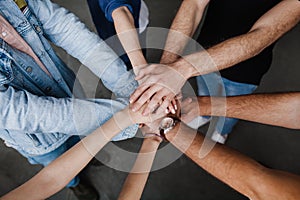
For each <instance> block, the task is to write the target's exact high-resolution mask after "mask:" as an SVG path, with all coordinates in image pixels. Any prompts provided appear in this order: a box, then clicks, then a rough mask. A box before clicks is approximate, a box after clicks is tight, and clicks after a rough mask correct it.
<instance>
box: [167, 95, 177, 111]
mask: <svg viewBox="0 0 300 200" xmlns="http://www.w3.org/2000/svg"><path fill="white" fill-rule="evenodd" d="M168 109H169V110H170V111H171V113H172V114H175V113H176V110H177V102H176V99H175V98H173V99H172V101H171V103H170V105H169V107H168Z"/></svg>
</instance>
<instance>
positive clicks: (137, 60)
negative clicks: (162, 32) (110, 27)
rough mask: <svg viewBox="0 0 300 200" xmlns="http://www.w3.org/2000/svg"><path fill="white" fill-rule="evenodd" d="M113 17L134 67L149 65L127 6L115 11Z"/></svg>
mask: <svg viewBox="0 0 300 200" xmlns="http://www.w3.org/2000/svg"><path fill="white" fill-rule="evenodd" d="M112 17H113V20H114V25H115V29H116V32H117V34H118V37H119V39H120V41H121V43H122V45H123V47H124V49H125V51H126V53H127V55H128V57H129V59H130V62H131V64H132V66H133V67H139V66H143V65H146V64H147V61H146V59H145V57H144V55H143V52H142V50H141V46H140V43H139V38H138V34H137V31H136V29H135V26H134V19H133V17H132V14H131V13H130V11H129V10H128V8H127V7H126V6H122V7H120V8H117V9H115V10H114V11H113V13H112Z"/></svg>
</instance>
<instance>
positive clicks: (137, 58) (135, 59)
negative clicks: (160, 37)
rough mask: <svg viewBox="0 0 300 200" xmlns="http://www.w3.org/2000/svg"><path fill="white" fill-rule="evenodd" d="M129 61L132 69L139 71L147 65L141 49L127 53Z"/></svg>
mask: <svg viewBox="0 0 300 200" xmlns="http://www.w3.org/2000/svg"><path fill="white" fill-rule="evenodd" d="M127 54H128V57H129V60H130V62H131V64H132V67H133V69H139V68H141V67H144V66H145V65H148V63H147V61H146V59H145V57H144V55H143V53H142V50H141V49H137V50H135V51H132V52H128V53H127Z"/></svg>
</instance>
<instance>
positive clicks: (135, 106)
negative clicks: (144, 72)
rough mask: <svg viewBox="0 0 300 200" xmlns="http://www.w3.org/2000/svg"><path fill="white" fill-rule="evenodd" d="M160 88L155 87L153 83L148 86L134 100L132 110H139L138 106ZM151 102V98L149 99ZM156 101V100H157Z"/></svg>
mask: <svg viewBox="0 0 300 200" xmlns="http://www.w3.org/2000/svg"><path fill="white" fill-rule="evenodd" d="M159 89H160V87H157V86H155V85H153V86H152V87H150V88H148V89H147V90H146V91H145V92H144V93H143V94H142V95H141V96H140V97H139V98H138V100H137V101H136V102H134V104H133V105H132V111H133V112H136V111H138V110H140V108H141V107H142V106H143V105H144V104H145V103H146V102H147V101H148V100H149V99H150V98H151V97H152V96H153V94H155V93H156V92H157V91H158V90H159ZM150 102H151V100H150ZM157 103H158V102H157Z"/></svg>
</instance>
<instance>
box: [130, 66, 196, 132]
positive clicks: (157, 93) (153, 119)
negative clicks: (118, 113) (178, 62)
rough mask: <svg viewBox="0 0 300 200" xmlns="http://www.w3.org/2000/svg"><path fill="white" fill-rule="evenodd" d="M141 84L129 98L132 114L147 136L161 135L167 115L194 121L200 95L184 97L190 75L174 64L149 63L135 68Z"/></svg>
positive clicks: (137, 78)
mask: <svg viewBox="0 0 300 200" xmlns="http://www.w3.org/2000/svg"><path fill="white" fill-rule="evenodd" d="M134 71H135V73H136V74H137V76H136V80H137V81H138V82H139V87H138V88H137V89H136V90H135V92H134V93H133V94H132V95H131V97H130V106H129V108H128V109H129V110H128V111H129V112H130V113H129V116H130V117H131V118H132V121H133V122H137V123H140V128H142V132H143V133H144V134H146V135H145V137H146V136H150V135H153V136H155V135H159V134H160V133H159V126H160V124H161V120H162V118H163V117H164V116H166V115H169V114H172V115H173V116H176V117H177V118H180V119H181V120H182V121H183V122H185V123H188V122H190V121H192V120H193V119H194V118H195V117H197V115H199V113H198V110H197V109H194V108H195V107H198V101H197V98H192V97H187V98H185V99H183V97H182V94H181V88H182V87H183V85H184V83H185V82H186V80H187V78H186V77H185V76H184V75H183V74H182V73H180V72H179V70H177V69H176V68H175V67H169V66H166V65H163V64H150V65H144V66H141V67H136V68H135V69H134Z"/></svg>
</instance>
